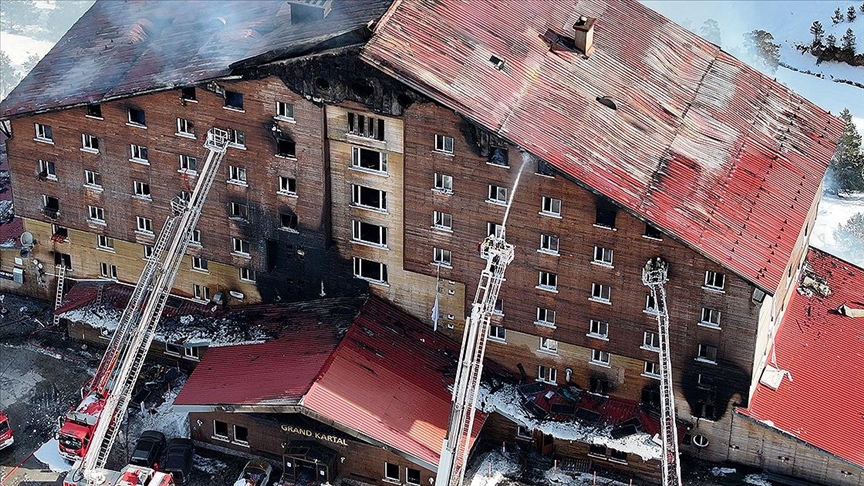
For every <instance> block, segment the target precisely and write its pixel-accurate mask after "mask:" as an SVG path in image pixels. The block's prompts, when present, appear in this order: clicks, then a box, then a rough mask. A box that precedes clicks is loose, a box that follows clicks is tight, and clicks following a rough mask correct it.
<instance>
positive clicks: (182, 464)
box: [162, 439, 195, 486]
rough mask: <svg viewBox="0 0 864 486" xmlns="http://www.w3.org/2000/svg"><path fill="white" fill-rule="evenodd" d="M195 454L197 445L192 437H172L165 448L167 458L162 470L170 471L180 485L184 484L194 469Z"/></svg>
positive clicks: (163, 462)
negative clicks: (193, 458) (193, 459)
mask: <svg viewBox="0 0 864 486" xmlns="http://www.w3.org/2000/svg"><path fill="white" fill-rule="evenodd" d="M194 455H195V445H194V444H193V443H192V439H171V440H170V441H168V447H166V448H165V460H164V461H162V472H165V473H170V474H171V476H173V477H174V482H175V483H177V485H178V486H184V485H185V484H186V482H187V481H188V480H189V473H190V472H191V471H192V456H194Z"/></svg>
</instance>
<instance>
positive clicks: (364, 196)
mask: <svg viewBox="0 0 864 486" xmlns="http://www.w3.org/2000/svg"><path fill="white" fill-rule="evenodd" d="M351 188H352V198H351V203H352V204H353V205H354V206H360V207H363V208H369V209H377V210H382V211H383V210H386V209H387V193H386V192H384V191H380V190H378V189H372V188H370V187H366V186H358V185H353V184H352V186H351Z"/></svg>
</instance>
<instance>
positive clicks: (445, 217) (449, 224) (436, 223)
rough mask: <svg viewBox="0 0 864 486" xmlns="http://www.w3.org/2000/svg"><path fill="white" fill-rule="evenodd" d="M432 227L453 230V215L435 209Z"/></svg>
mask: <svg viewBox="0 0 864 486" xmlns="http://www.w3.org/2000/svg"><path fill="white" fill-rule="evenodd" d="M432 227H433V228H435V229H440V230H445V231H452V230H453V215H452V214H450V213H442V212H440V211H434V212H433V213H432Z"/></svg>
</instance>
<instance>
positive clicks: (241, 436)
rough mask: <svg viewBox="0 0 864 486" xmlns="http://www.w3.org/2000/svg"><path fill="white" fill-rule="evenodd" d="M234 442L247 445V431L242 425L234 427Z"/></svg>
mask: <svg viewBox="0 0 864 486" xmlns="http://www.w3.org/2000/svg"><path fill="white" fill-rule="evenodd" d="M234 440H235V441H236V442H241V443H243V444H248V443H249V429H247V428H246V427H243V426H242V425H235V426H234Z"/></svg>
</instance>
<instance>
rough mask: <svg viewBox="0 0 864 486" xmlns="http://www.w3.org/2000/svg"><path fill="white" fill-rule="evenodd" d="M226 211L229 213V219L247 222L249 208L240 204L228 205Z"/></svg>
mask: <svg viewBox="0 0 864 486" xmlns="http://www.w3.org/2000/svg"><path fill="white" fill-rule="evenodd" d="M228 209H229V211H230V214H231V217H232V218H235V219H242V220H247V219H249V206H247V205H245V204H240V203H235V202H232V203H229V205H228Z"/></svg>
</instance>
